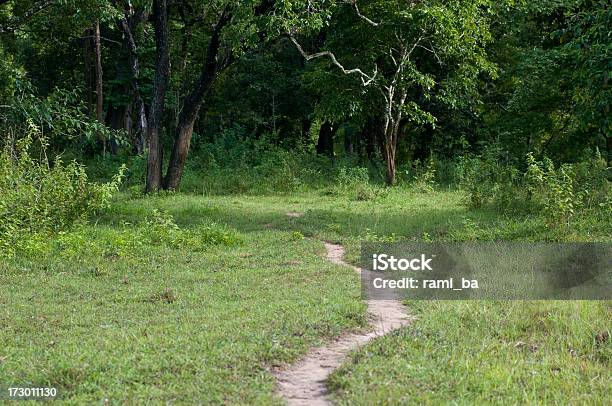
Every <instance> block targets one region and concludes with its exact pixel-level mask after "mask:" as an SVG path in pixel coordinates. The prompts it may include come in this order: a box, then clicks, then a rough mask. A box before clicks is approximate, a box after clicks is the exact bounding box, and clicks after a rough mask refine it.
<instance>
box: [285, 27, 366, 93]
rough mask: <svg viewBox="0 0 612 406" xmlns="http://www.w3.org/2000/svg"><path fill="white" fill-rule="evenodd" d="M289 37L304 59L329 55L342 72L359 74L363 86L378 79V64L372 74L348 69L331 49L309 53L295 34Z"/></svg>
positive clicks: (308, 59)
mask: <svg viewBox="0 0 612 406" xmlns="http://www.w3.org/2000/svg"><path fill="white" fill-rule="evenodd" d="M289 39H291V42H293V45H295V47H296V48H297V50H298V51H299V52H300V54H302V56H303V57H304V59H306V60H307V61H311V60H313V59H316V58H321V57H324V56H326V57H328V58H329V59H330V60H331V61H332V63H333V64H334V65H336V66H337V67H338V68H339V69H340V70H341V71H342V73H344V74H345V75H352V74H358V75H359V76H360V78H361V83H362V84H363V86H368V85H370V84H371V83H372V82H374V80H375V79H376V76H377V75H378V66H377V65H374V73H373V74H372V76H370V75H368V74H366V73H364V72H363V71H362V70H361V69H359V68H355V69H346V68H345V67H344V66H342V64H341V63H340V62H338V59H336V56H335V55H334V54H333V53H332V52H330V51H321V52H317V53H315V54H307V53H306V51H304V48H302V46H301V45H300V43H299V42H297V40H296V39H295V37H293V35H289Z"/></svg>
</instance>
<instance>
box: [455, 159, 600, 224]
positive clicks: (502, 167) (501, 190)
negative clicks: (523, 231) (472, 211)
mask: <svg viewBox="0 0 612 406" xmlns="http://www.w3.org/2000/svg"><path fill="white" fill-rule="evenodd" d="M501 162H502V161H501V160H500V159H499V155H496V154H495V153H491V151H489V152H488V153H485V154H483V155H481V156H478V157H471V158H463V159H462V160H461V161H460V165H459V168H460V179H461V182H460V187H461V188H462V189H463V190H465V191H466V192H467V196H468V204H469V206H471V207H481V206H483V205H487V204H491V205H493V206H495V207H497V208H498V209H503V210H511V211H517V210H520V209H522V210H525V211H528V212H530V213H535V214H541V215H543V216H544V217H545V218H546V219H547V221H548V223H549V224H558V223H562V222H566V223H567V222H569V221H570V219H571V218H572V216H574V214H575V213H576V211H577V210H578V209H591V208H600V207H602V206H607V205H609V201H610V182H609V180H608V168H607V167H606V163H605V161H604V160H603V159H601V156H600V155H599V153H596V154H594V155H591V156H588V157H586V158H585V159H584V160H583V161H582V162H579V163H575V164H562V165H559V166H555V164H554V163H553V162H552V160H550V159H548V158H546V157H544V158H543V159H542V160H537V159H536V158H535V157H534V155H533V154H532V153H529V154H527V158H526V169H525V170H524V171H521V170H519V169H518V168H517V167H516V166H515V165H512V164H510V163H501Z"/></svg>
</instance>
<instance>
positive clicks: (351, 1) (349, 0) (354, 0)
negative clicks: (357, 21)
mask: <svg viewBox="0 0 612 406" xmlns="http://www.w3.org/2000/svg"><path fill="white" fill-rule="evenodd" d="M344 2H345V3H346V4H351V5H352V6H353V8H354V9H355V13H356V14H357V17H359V18H361V19H362V20H363V21H365V22H367V23H368V24H370V25H372V26H374V27H378V26H379V25H380V23H377V22H374V21H372V20H371V19H369V18H368V17H366V16H364V15H363V14H361V11H359V6H358V5H357V0H345V1H344Z"/></svg>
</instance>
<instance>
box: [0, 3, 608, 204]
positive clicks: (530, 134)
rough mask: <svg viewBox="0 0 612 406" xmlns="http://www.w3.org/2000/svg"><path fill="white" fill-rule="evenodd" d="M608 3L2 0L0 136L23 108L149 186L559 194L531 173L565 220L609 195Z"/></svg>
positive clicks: (86, 156) (24, 115)
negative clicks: (447, 188) (562, 205)
mask: <svg viewBox="0 0 612 406" xmlns="http://www.w3.org/2000/svg"><path fill="white" fill-rule="evenodd" d="M608 6H609V2H608V1H607V0H563V1H557V0H538V1H533V2H521V1H505V2H501V3H499V2H492V1H489V0H462V1H457V2H446V1H439V0H428V1H422V2H409V3H406V2H400V1H396V0H385V1H380V0H362V1H337V2H329V1H311V0H309V1H301V0H295V1H282V2H277V1H267V0H265V1H248V2H231V1H221V0H220V1H214V2H207V3H206V4H203V3H201V2H197V1H191V0H179V1H171V2H169V1H166V0H150V1H149V0H139V1H131V2H128V1H113V2H103V1H83V0H62V1H32V0H28V1H20V2H16V1H13V0H6V1H2V2H0V55H1V56H2V57H1V58H0V60H1V62H0V78H1V79H2V80H1V81H0V97H1V98H2V99H1V101H0V118H1V123H0V127H1V128H0V130H1V133H2V139H3V142H4V143H5V144H6V143H7V142H10V140H12V139H15V137H21V136H22V135H23V134H25V133H27V132H28V131H29V130H28V129H29V124H28V123H29V122H30V121H31V122H33V123H34V124H35V125H36V126H37V127H38V128H40V130H41V131H42V133H43V134H44V135H45V139H46V140H47V141H48V144H49V145H48V151H49V154H50V156H53V155H56V154H62V155H63V156H70V157H76V158H77V159H78V160H79V161H81V162H85V161H88V162H90V163H91V165H90V166H91V167H92V172H93V173H95V174H103V173H106V174H107V178H108V176H112V174H113V173H114V172H115V171H114V170H106V168H116V166H115V167H113V163H117V162H131V163H135V164H134V165H131V169H132V170H131V172H130V174H129V177H130V183H131V185H132V187H133V188H134V189H139V190H146V191H147V192H154V191H157V190H159V189H178V188H179V187H181V185H182V186H183V189H185V190H190V189H191V190H193V189H196V190H200V191H204V192H208V193H235V192H257V193H260V192H273V191H281V192H289V191H295V190H298V189H300V188H303V187H309V186H316V187H318V186H326V187H329V188H331V189H334V190H336V192H337V191H338V190H339V189H342V188H343V187H336V186H333V185H332V183H335V182H336V181H337V182H336V183H338V184H345V186H344V189H346V190H349V189H352V187H346V184H347V181H346V179H345V178H346V176H347V173H351V174H353V175H354V177H356V178H359V179H361V180H364V179H366V178H367V180H368V182H374V183H380V182H381V181H385V182H386V183H387V184H393V183H399V184H406V183H409V184H414V186H415V187H416V188H417V189H418V190H421V191H425V192H426V191H430V190H432V188H433V187H434V186H436V184H441V183H442V184H455V185H460V186H463V187H465V188H466V190H467V192H468V193H469V195H470V196H471V198H470V199H471V202H472V203H471V204H473V205H475V206H478V205H486V204H489V203H495V204H496V205H497V206H500V207H501V206H507V204H506V203H507V201H506V200H507V199H508V198H509V197H510V196H514V198H515V199H516V200H518V199H519V198H518V196H520V198H521V199H523V198H525V199H526V200H528V201H530V202H532V203H534V204H533V206H532V207H539V208H542V207H550V206H551V205H557V206H558V204H559V203H558V202H557V203H554V204H553V203H550V202H549V203H546V202H547V201H548V200H550V199H549V198H543V197H541V196H540V197H536V196H535V195H537V194H538V193H535V192H534V190H535V189H537V190H541V189H542V187H540V186H539V187H536V186H534V185H532V184H530V183H529V182H530V181H528V179H531V182H532V183H533V181H534V179H542V180H541V182H542V183H543V184H545V185H548V186H549V187H553V186H552V185H555V184H556V185H557V186H555V187H556V188H561V189H563V190H565V192H561V191H560V192H559V194H560V195H563V196H564V197H563V198H561V197H558V198H559V199H561V200H567V199H570V200H572V204H571V205H570V206H571V208H566V209H563V210H560V213H563V214H562V215H563V216H565V214H567V212H569V211H571V210H574V209H577V208H578V207H584V206H585V204H584V203H583V202H594V201H597V202H599V203H601V202H605V201H606V198H604V197H601V196H603V195H605V194H606V193H607V190H608V189H607V188H608V183H607V180H606V177H607V176H609V175H607V174H606V167H607V165H608V163H609V160H610V152H611V147H610V144H611V142H610V133H611V128H612V127H611V123H610V116H611V115H610V102H611V100H612V96H611V93H610V86H609V78H610V74H611V72H612V65H611V63H612V62H610V61H611V60H612V58H611V55H610V37H609V32H610V27H611V25H612V21H611V18H612V14H611V13H610V11H609V7H608ZM66 15H70V16H72V17H73V18H65V16H66ZM526 157H529V158H526ZM49 160H50V161H53V157H50V158H49ZM185 168H187V169H186V170H185ZM536 168H539V170H540V171H541V172H542V173H541V174H539V172H538V171H537V170H536ZM591 170H592V171H595V172H596V173H592V174H591V173H589V175H586V174H585V173H586V172H585V171H591ZM535 174H539V175H537V176H536V175H535ZM353 175H351V176H353ZM366 175H367V176H366ZM534 177H535V178H534ZM590 177H594V178H596V179H598V181H597V182H595V184H596V185H597V187H598V188H600V189H599V190H598V191H595V190H594V189H593V188H590V187H585V186H583V185H584V183H585V182H586V180H587V178H590ZM343 179H344V180H343ZM368 182H366V183H368ZM349 183H350V182H349ZM362 183H363V182H362ZM561 184H563V185H564V186H561ZM590 184H591V183H589V185H590ZM504 185H505V186H504ZM329 188H328V189H329ZM373 188H375V187H374V186H371V185H370V186H367V187H366V189H368V190H365V189H364V190H362V191H360V192H357V195H360V196H362V198H364V199H370V198H374V197H375V196H377V195H378V192H373V190H374V189H373ZM516 188H518V189H520V190H521V192H520V193H517V192H516V190H514V189H516ZM534 188H535V189H534ZM331 189H329V190H331ZM570 189H571V193H572V196H573V197H570V196H569V193H570ZM587 191H588V192H587ZM602 191H603V192H602ZM330 193H331V192H330ZM544 194H548V192H546V193H544ZM587 194H588V196H589V197H588V198H587V197H585V196H586V195H587ZM592 196H598V197H597V198H596V199H595V198H594V197H592ZM536 201H538V202H539V203H537V204H536V203H535V202H536ZM599 203H598V204H599ZM510 206H515V205H514V204H511V205H510ZM547 210H548V209H547ZM557 211H559V210H557Z"/></svg>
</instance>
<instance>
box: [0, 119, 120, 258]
mask: <svg viewBox="0 0 612 406" xmlns="http://www.w3.org/2000/svg"><path fill="white" fill-rule="evenodd" d="M35 148H36V149H37V150H38V151H37V152H38V154H37V155H38V158H34V154H33V150H34V149H35ZM46 153H47V143H46V140H45V139H44V138H43V137H42V136H41V134H40V132H39V130H38V129H37V127H36V126H34V125H33V124H32V123H31V122H30V124H29V132H28V134H27V135H26V136H25V137H23V138H21V139H18V140H9V141H8V142H7V143H6V145H5V146H4V148H3V149H2V151H1V152H0V249H2V251H3V253H4V254H5V255H6V254H8V255H11V254H14V253H15V250H16V247H17V246H18V245H19V244H22V243H24V240H25V239H27V238H29V237H32V235H34V234H39V233H52V232H58V231H60V230H65V229H67V228H69V227H70V226H72V225H73V224H74V223H76V222H78V221H81V220H84V219H85V218H86V217H87V216H88V215H90V214H92V213H94V212H96V211H98V210H100V209H103V208H105V207H107V205H108V204H109V202H110V199H111V197H112V195H113V192H115V191H117V189H118V186H119V184H120V182H121V178H122V173H123V171H120V173H119V174H117V175H115V177H114V179H113V180H112V181H111V182H109V183H105V184H96V183H91V182H89V181H88V179H87V175H86V173H85V168H84V167H83V166H82V165H80V164H78V163H77V162H76V161H72V162H69V163H67V164H66V163H64V162H62V160H61V158H59V157H56V158H55V159H53V160H49V159H48V157H47V154H46Z"/></svg>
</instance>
